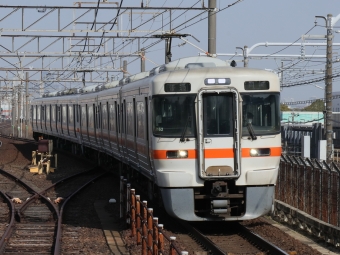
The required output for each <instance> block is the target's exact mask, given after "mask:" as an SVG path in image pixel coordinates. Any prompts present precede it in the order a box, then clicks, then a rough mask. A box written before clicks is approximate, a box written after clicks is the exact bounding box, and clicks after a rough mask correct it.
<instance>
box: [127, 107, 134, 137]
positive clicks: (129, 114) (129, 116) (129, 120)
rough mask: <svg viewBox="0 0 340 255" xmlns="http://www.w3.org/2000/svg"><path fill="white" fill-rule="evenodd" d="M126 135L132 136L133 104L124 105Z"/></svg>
mask: <svg viewBox="0 0 340 255" xmlns="http://www.w3.org/2000/svg"><path fill="white" fill-rule="evenodd" d="M126 115H127V116H126V118H127V123H126V134H128V135H133V129H134V128H133V103H132V102H127V103H126Z"/></svg>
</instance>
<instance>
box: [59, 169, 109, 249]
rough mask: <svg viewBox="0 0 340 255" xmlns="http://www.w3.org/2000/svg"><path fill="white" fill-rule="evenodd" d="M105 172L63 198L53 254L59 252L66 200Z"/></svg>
mask: <svg viewBox="0 0 340 255" xmlns="http://www.w3.org/2000/svg"><path fill="white" fill-rule="evenodd" d="M105 174H106V173H101V174H99V175H97V176H96V177H94V178H92V179H91V180H90V181H88V182H87V183H85V184H84V185H83V186H81V187H80V188H78V189H77V190H76V191H75V192H73V193H72V194H71V195H69V196H68V197H67V199H66V200H64V202H63V204H62V206H61V208H60V211H59V213H60V217H59V219H58V227H57V236H56V238H55V243H54V253H53V254H54V255H59V254H61V253H60V252H61V249H60V246H61V225H62V217H63V212H64V207H65V205H66V204H67V202H68V201H69V200H70V199H71V198H72V197H73V196H74V195H76V194H77V193H78V192H79V191H81V190H82V189H84V188H85V187H87V186H88V185H89V184H90V183H92V182H93V181H95V180H96V179H98V178H100V177H102V176H103V175H105Z"/></svg>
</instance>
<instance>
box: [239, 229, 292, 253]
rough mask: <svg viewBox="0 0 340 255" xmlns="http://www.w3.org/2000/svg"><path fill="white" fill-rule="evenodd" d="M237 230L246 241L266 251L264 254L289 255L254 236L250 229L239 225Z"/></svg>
mask: <svg viewBox="0 0 340 255" xmlns="http://www.w3.org/2000/svg"><path fill="white" fill-rule="evenodd" d="M238 228H239V230H240V232H241V233H242V234H243V235H244V236H245V237H246V238H247V239H248V240H251V241H253V242H254V243H256V244H259V246H260V247H261V248H263V249H265V250H266V254H273V255H289V254H288V253H287V252H285V251H283V250H282V249H280V248H279V247H277V246H275V245H274V244H272V243H270V242H268V241H266V240H265V239H263V238H262V237H261V236H259V235H257V234H255V233H254V232H253V231H251V230H250V229H248V228H246V227H245V226H243V225H241V224H239V225H238Z"/></svg>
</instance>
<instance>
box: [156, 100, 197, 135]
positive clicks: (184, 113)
mask: <svg viewBox="0 0 340 255" xmlns="http://www.w3.org/2000/svg"><path fill="white" fill-rule="evenodd" d="M195 98H196V95H183V94H182V95H166V96H155V97H154V98H153V99H152V102H153V115H152V130H153V134H154V135H155V136H163V137H181V136H185V137H194V136H195V133H196V118H195ZM183 133H184V134H183Z"/></svg>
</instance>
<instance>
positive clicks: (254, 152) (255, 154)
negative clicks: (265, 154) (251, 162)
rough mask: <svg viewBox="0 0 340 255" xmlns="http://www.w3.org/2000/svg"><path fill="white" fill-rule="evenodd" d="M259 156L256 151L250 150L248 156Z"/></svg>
mask: <svg viewBox="0 0 340 255" xmlns="http://www.w3.org/2000/svg"><path fill="white" fill-rule="evenodd" d="M258 155H259V151H258V150H257V149H250V156H252V157H257V156H258Z"/></svg>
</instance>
